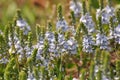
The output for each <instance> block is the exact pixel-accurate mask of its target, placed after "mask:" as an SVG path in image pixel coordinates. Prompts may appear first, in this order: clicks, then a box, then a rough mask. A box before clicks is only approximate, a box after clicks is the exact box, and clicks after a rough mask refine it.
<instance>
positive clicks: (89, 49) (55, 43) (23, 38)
mask: <svg viewBox="0 0 120 80" xmlns="http://www.w3.org/2000/svg"><path fill="white" fill-rule="evenodd" d="M70 9H71V10H72V12H71V20H70V21H71V22H70V23H69V22H67V21H66V20H65V19H64V17H63V14H62V6H61V5H59V6H58V8H57V14H58V16H57V21H56V26H55V27H56V29H55V30H54V26H53V25H52V23H51V22H48V25H47V26H45V27H41V26H40V25H36V36H35V37H33V36H34V35H33V33H32V30H31V29H30V26H29V25H28V23H27V22H26V21H25V20H24V18H23V17H22V15H21V12H20V11H19V10H18V11H17V15H16V16H15V18H14V20H13V21H12V22H10V23H9V24H8V25H6V26H5V29H4V31H2V30H0V80H9V79H10V80H64V79H66V80H73V79H77V80H119V79H120V67H119V66H120V60H119V46H120V45H119V44H120V14H119V13H120V9H117V11H116V14H115V9H114V8H113V7H111V3H110V0H109V4H108V5H107V6H106V7H105V8H104V6H103V0H100V10H98V12H97V14H96V16H97V19H98V20H97V21H96V22H97V23H96V24H95V22H94V20H93V19H92V16H91V13H90V12H87V8H86V0H82V3H80V2H79V1H77V0H72V1H71V2H70ZM88 11H89V10H88ZM80 13H82V16H80ZM78 18H79V19H80V21H79V19H78ZM105 24H109V27H106V28H103V27H104V25H105ZM78 25H79V26H78ZM95 25H98V26H96V27H95ZM116 25H117V26H116ZM87 53H89V54H87ZM92 53H94V54H92ZM114 56H115V57H114ZM71 68H73V69H75V71H76V73H77V74H76V73H73V72H74V71H71V72H69V69H70V70H71ZM69 73H70V74H69ZM73 74H75V75H77V77H74V76H73Z"/></svg>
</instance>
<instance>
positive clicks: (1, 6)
mask: <svg viewBox="0 0 120 80" xmlns="http://www.w3.org/2000/svg"><path fill="white" fill-rule="evenodd" d="M69 1H70V0H0V29H3V28H4V26H5V25H6V24H7V23H8V22H9V21H11V20H13V17H14V15H15V13H16V10H17V9H21V11H22V15H23V17H24V19H25V20H26V21H27V22H28V23H29V25H31V28H34V27H35V24H36V23H37V24H40V25H41V26H45V25H47V24H46V23H47V21H48V20H51V21H52V22H53V23H55V21H56V19H57V18H56V16H57V14H56V5H57V4H58V3H60V4H62V6H63V12H64V13H63V14H64V16H65V18H68V17H69V15H70V14H69ZM86 1H88V0H86ZM91 1H92V7H93V9H96V8H98V7H99V6H98V0H91ZM104 3H105V4H106V0H104ZM112 4H113V6H114V7H116V6H119V4H120V0H112ZM94 12H95V10H93V13H94Z"/></svg>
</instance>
